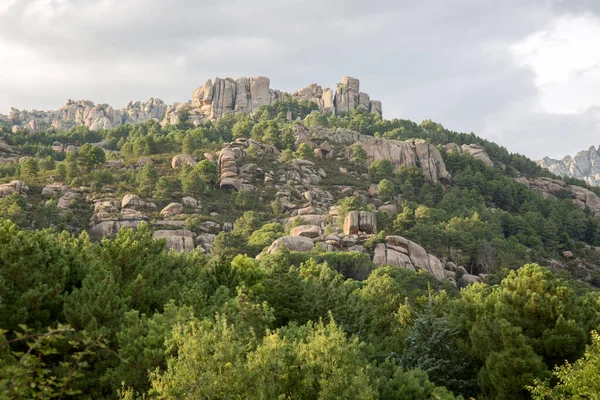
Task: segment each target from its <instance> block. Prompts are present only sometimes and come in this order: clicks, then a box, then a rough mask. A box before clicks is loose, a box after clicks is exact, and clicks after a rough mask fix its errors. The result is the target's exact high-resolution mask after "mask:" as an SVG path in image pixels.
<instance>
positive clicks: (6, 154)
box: [0, 118, 18, 163]
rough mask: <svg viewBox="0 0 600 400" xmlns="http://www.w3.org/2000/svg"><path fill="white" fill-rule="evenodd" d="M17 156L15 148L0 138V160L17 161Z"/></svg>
mask: <svg viewBox="0 0 600 400" xmlns="http://www.w3.org/2000/svg"><path fill="white" fill-rule="evenodd" d="M0 121H1V118H0ZM17 157H18V155H17V150H16V149H15V148H14V147H12V146H10V145H9V144H7V143H5V142H4V141H3V140H0V162H2V163H8V162H14V161H17Z"/></svg>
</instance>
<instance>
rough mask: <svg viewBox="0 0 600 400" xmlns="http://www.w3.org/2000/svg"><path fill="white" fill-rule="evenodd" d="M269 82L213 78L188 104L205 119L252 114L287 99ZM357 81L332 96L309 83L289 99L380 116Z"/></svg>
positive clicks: (377, 105)
mask: <svg viewBox="0 0 600 400" xmlns="http://www.w3.org/2000/svg"><path fill="white" fill-rule="evenodd" d="M270 83H271V81H270V79H269V78H267V77H264V76H256V77H251V78H237V79H235V80H234V79H233V78H215V80H214V81H212V80H210V79H209V80H207V81H206V82H204V84H203V85H202V86H200V87H199V88H198V89H196V90H194V92H193V93H192V101H191V104H192V106H193V107H194V108H196V109H197V110H199V111H200V112H201V113H202V114H203V115H204V116H205V117H206V118H208V119H215V118H219V117H221V116H222V115H224V114H226V113H240V112H242V113H248V114H252V113H253V112H255V111H256V110H257V109H258V108H259V107H260V106H262V105H269V104H271V103H273V102H274V101H277V100H282V99H284V98H285V97H287V96H288V94H287V93H283V92H281V91H279V90H274V89H271V88H270ZM359 88H360V84H359V80H358V79H356V78H351V77H344V78H342V81H341V82H340V83H338V85H337V88H336V90H335V93H334V92H333V91H332V90H331V89H329V88H322V87H321V86H319V85H317V84H316V83H311V84H310V85H308V86H307V87H305V88H302V89H300V90H298V91H296V92H294V93H292V94H291V95H289V96H290V97H291V98H294V99H298V100H307V101H311V102H313V103H315V104H317V106H318V107H319V110H321V111H328V112H332V113H339V112H348V111H351V110H354V109H357V108H362V109H364V110H367V111H369V112H373V113H377V114H379V115H381V102H380V101H371V98H370V96H369V95H368V94H366V93H362V92H360V91H359Z"/></svg>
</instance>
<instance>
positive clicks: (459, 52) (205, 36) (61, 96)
mask: <svg viewBox="0 0 600 400" xmlns="http://www.w3.org/2000/svg"><path fill="white" fill-rule="evenodd" d="M599 49H600V0H546V1H544V0H502V1H498V0H419V1H417V0H410V1H408V0H383V1H378V0H371V1H350V0H346V1H344V0H286V1H275V0H219V1H217V0H212V1H205V0H96V1H93V0H0V113H3V114H7V113H8V112H9V108H10V107H11V106H12V107H16V108H19V109H32V108H35V109H55V108H59V107H60V106H62V105H63V104H64V103H65V102H66V100H67V99H73V100H76V99H89V100H92V101H94V102H96V103H109V104H111V105H113V107H123V106H125V105H126V104H127V102H128V101H129V100H146V99H148V98H150V97H159V98H162V99H163V100H165V101H166V102H168V103H171V102H174V101H184V100H188V99H189V98H190V97H191V93H192V91H193V90H194V89H195V88H196V87H198V86H200V85H201V84H202V83H203V82H204V81H205V80H206V79H208V78H213V77H215V76H220V77H226V76H231V77H234V78H235V77H239V76H256V75H264V76H268V77H270V78H271V87H272V88H277V89H281V90H285V91H295V90H296V89H298V88H300V87H304V86H306V85H308V84H310V83H313V82H316V83H319V84H320V85H323V86H328V87H335V84H336V82H338V81H339V80H340V78H341V77H342V76H345V75H349V76H354V77H357V78H359V79H360V82H361V90H362V91H365V92H367V93H369V94H370V95H371V98H374V99H380V100H382V101H383V109H384V117H386V118H394V117H398V118H407V119H411V120H414V121H417V122H419V121H421V120H423V119H428V118H429V119H432V120H435V121H437V122H440V123H442V124H443V125H444V126H446V127H448V128H451V129H454V130H458V131H464V132H471V131H472V132H475V133H476V134H478V135H480V136H483V137H485V138H488V139H491V140H494V141H496V142H498V143H500V144H502V145H504V146H506V147H507V148H508V149H509V150H510V151H512V152H519V153H523V154H526V155H528V156H530V157H532V158H541V157H543V156H546V155H549V156H551V157H555V158H557V157H562V156H563V155H565V154H573V153H575V152H577V151H579V150H582V149H586V148H588V147H589V146H591V145H598V144H599V143H600V51H599Z"/></svg>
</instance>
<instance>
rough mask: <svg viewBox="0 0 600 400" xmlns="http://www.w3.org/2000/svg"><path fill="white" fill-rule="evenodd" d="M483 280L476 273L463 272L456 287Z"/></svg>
mask: <svg viewBox="0 0 600 400" xmlns="http://www.w3.org/2000/svg"><path fill="white" fill-rule="evenodd" d="M479 282H483V279H482V278H481V277H479V276H477V275H471V274H463V275H462V276H461V277H460V279H459V280H458V287H459V288H463V287H466V286H469V285H471V284H473V283H479Z"/></svg>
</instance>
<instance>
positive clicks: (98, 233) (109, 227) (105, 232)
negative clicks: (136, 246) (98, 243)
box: [88, 219, 142, 239]
mask: <svg viewBox="0 0 600 400" xmlns="http://www.w3.org/2000/svg"><path fill="white" fill-rule="evenodd" d="M140 222H142V220H141V219H131V220H120V219H111V220H105V221H100V222H99V223H97V224H95V225H93V226H92V227H91V228H90V229H89V230H88V232H89V234H90V236H91V237H92V238H96V239H101V238H103V237H106V236H113V235H116V233H117V232H118V231H119V229H121V228H135V227H136V226H138V224H139V223H140Z"/></svg>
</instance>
